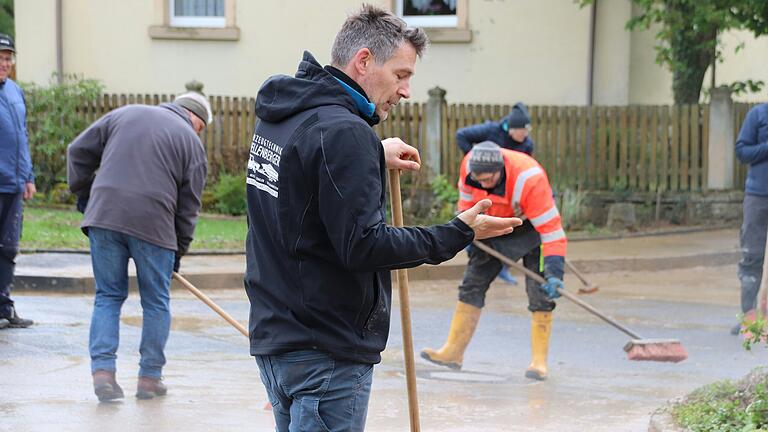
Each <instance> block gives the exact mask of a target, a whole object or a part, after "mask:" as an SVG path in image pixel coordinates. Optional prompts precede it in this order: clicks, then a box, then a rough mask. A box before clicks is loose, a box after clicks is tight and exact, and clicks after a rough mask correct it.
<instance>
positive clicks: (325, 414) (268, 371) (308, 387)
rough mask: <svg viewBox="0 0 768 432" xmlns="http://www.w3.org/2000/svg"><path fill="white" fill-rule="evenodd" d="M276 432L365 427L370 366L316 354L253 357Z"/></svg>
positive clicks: (371, 378) (353, 431)
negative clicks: (270, 409)
mask: <svg viewBox="0 0 768 432" xmlns="http://www.w3.org/2000/svg"><path fill="white" fill-rule="evenodd" d="M256 363H257V364H258V365H259V371H260V372H261V381H262V382H263V383H264V387H265V388H266V389H267V395H268V396H269V401H270V403H271V404H272V413H273V414H274V416H275V424H276V425H277V427H276V428H275V430H277V431H278V432H304V431H334V432H336V431H339V432H340V431H350V432H357V431H362V430H364V429H365V418H366V417H367V415H368V398H369V396H370V394H371V382H372V381H373V365H372V364H363V363H355V362H351V361H347V360H338V359H334V358H333V357H331V356H330V355H329V354H327V353H324V352H320V351H293V352H288V353H284V354H277V355H261V356H256Z"/></svg>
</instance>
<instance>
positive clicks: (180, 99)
mask: <svg viewBox="0 0 768 432" xmlns="http://www.w3.org/2000/svg"><path fill="white" fill-rule="evenodd" d="M173 103H175V104H176V105H179V106H180V107H183V108H186V109H188V110H189V111H191V112H192V114H194V115H195V116H196V117H198V118H200V120H202V121H203V123H205V124H206V125H208V123H210V122H211V121H213V113H212V112H211V104H210V103H208V98H206V97H205V96H203V95H201V94H200V93H197V92H188V93H184V94H182V95H179V96H177V97H176V99H175V100H174V101H173Z"/></svg>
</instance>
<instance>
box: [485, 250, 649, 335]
mask: <svg viewBox="0 0 768 432" xmlns="http://www.w3.org/2000/svg"><path fill="white" fill-rule="evenodd" d="M472 244H473V245H474V246H477V247H478V248H480V250H482V251H483V252H485V253H487V254H488V255H491V256H492V257H494V258H496V259H498V260H500V261H501V262H503V263H504V264H506V265H508V266H510V267H514V268H516V269H519V270H521V271H523V273H525V274H526V275H528V276H530V277H531V279H533V280H535V281H536V282H538V283H540V284H545V283H547V281H546V280H544V278H543V277H541V275H539V274H537V273H534V272H532V271H530V270H528V269H527V268H525V267H523V266H522V265H520V264H518V263H516V262H514V261H512V259H511V258H509V257H508V256H506V255H504V254H502V253H501V252H498V251H497V250H495V249H493V248H492V247H490V246H488V245H485V244H483V243H480V242H479V241H477V240H475V241H474V242H472ZM557 292H558V293H560V295H562V296H563V297H565V298H567V299H568V300H570V301H572V302H574V303H576V304H577V305H579V306H581V307H582V308H584V309H585V310H586V311H587V312H589V313H591V314H593V315H595V316H596V317H598V318H600V319H601V320H603V321H605V322H607V323H608V324H610V325H612V326H614V327H616V328H617V329H619V330H620V331H622V332H624V333H626V334H628V335H629V336H630V337H632V338H634V339H643V338H642V337H641V336H640V335H639V334H637V333H635V332H634V331H632V330H630V329H629V328H627V327H625V326H623V325H622V324H620V323H619V322H617V321H615V320H614V319H612V318H609V317H608V316H607V315H605V314H604V313H602V312H600V311H599V310H597V309H595V308H594V307H592V305H590V304H588V303H585V302H584V301H583V300H581V299H580V298H578V297H576V296H575V295H573V294H571V293H569V292H568V291H566V290H564V289H560V288H558V289H557Z"/></svg>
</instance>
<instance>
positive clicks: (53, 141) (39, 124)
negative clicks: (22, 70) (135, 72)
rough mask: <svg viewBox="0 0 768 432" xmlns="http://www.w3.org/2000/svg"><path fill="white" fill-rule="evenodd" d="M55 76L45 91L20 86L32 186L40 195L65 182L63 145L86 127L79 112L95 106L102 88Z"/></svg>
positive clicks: (34, 87) (81, 80) (83, 80)
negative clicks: (30, 154) (59, 80)
mask: <svg viewBox="0 0 768 432" xmlns="http://www.w3.org/2000/svg"><path fill="white" fill-rule="evenodd" d="M56 78H57V77H56V74H54V75H53V77H52V78H51V84H50V85H49V86H48V87H40V86H38V85H36V84H27V83H23V84H22V87H23V88H24V92H25V97H26V102H27V129H28V131H29V147H30V150H31V152H32V165H33V166H34V169H35V184H36V185H37V187H38V189H40V190H41V191H43V192H48V191H51V190H52V189H53V187H54V185H55V184H56V183H62V182H66V181H67V145H68V144H69V143H70V142H72V140H73V139H74V138H75V137H76V136H77V135H78V134H79V133H80V132H82V131H83V130H84V129H85V128H86V127H87V126H88V123H87V122H86V118H85V115H84V111H83V108H84V107H86V106H87V105H88V104H92V103H93V102H95V101H96V100H97V99H98V97H99V95H101V91H102V89H103V86H102V85H101V84H100V83H99V82H98V81H96V80H92V79H84V78H81V77H78V76H75V75H65V76H64V79H63V80H62V83H61V84H57V80H56Z"/></svg>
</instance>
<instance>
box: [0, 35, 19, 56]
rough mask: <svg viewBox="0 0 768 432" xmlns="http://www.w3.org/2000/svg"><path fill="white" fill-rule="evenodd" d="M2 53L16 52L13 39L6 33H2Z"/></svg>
mask: <svg viewBox="0 0 768 432" xmlns="http://www.w3.org/2000/svg"><path fill="white" fill-rule="evenodd" d="M0 51H11V52H16V45H14V43H13V38H12V37H10V36H8V35H7V34H5V33H0Z"/></svg>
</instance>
